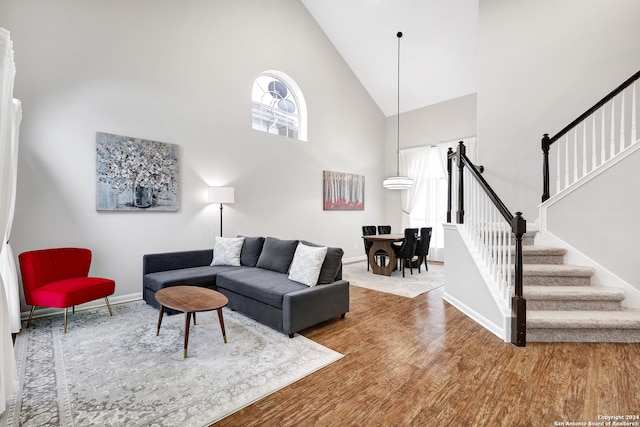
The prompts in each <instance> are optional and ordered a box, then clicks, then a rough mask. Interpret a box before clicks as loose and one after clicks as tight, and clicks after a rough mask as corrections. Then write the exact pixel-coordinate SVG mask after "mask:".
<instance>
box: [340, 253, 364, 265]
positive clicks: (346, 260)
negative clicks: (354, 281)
mask: <svg viewBox="0 0 640 427" xmlns="http://www.w3.org/2000/svg"><path fill="white" fill-rule="evenodd" d="M366 260H367V256H366V255H363V256H359V257H352V258H344V259H343V260H342V263H343V264H345V265H347V264H355V263H356V262H362V261H366Z"/></svg>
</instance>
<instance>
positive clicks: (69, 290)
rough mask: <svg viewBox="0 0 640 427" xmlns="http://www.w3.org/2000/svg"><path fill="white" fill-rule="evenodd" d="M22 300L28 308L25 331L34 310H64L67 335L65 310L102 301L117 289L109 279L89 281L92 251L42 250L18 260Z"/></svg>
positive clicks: (93, 278)
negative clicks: (37, 307) (50, 308)
mask: <svg viewBox="0 0 640 427" xmlns="http://www.w3.org/2000/svg"><path fill="white" fill-rule="evenodd" d="M18 260H19V262H20V273H21V275H22V288H23V290H24V299H25V301H26V303H27V304H29V305H31V306H32V307H31V313H30V314H29V320H28V321H27V328H28V327H29V324H30V323H31V317H32V316H33V312H34V310H35V308H36V306H43V307H55V308H64V332H65V333H67V309H68V308H69V307H73V308H74V311H75V306H76V305H79V304H83V303H86V302H89V301H93V300H96V299H99V298H104V300H105V302H106V303H107V308H108V309H109V315H111V316H113V312H112V311H111V306H110V305H109V299H108V298H107V297H108V296H109V295H112V294H113V292H114V291H115V288H116V282H114V281H113V280H111V279H103V278H99V277H88V275H89V267H90V266H91V251H90V250H89V249H83V248H55V249H41V250H36V251H29V252H24V253H21V254H20V255H19V256H18Z"/></svg>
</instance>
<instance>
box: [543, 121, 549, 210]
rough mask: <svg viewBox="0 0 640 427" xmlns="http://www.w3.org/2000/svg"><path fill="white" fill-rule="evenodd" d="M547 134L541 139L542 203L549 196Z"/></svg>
mask: <svg viewBox="0 0 640 427" xmlns="http://www.w3.org/2000/svg"><path fill="white" fill-rule="evenodd" d="M550 146H551V144H550V142H549V134H548V133H545V134H544V136H543V137H542V201H543V202H544V201H545V200H547V199H548V198H549V197H550V195H549V147H550Z"/></svg>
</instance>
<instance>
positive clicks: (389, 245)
mask: <svg viewBox="0 0 640 427" xmlns="http://www.w3.org/2000/svg"><path fill="white" fill-rule="evenodd" d="M362 238H363V239H364V240H365V241H369V242H372V245H371V248H369V265H370V266H371V270H372V271H373V274H381V275H383V276H391V272H392V271H393V270H394V268H395V266H396V253H395V251H394V250H393V244H394V243H401V242H403V241H404V234H402V233H396V234H372V235H369V236H362ZM380 252H384V253H385V254H386V257H380ZM377 258H381V259H385V261H386V262H384V263H383V265H379V264H378V263H377V262H376V259H377Z"/></svg>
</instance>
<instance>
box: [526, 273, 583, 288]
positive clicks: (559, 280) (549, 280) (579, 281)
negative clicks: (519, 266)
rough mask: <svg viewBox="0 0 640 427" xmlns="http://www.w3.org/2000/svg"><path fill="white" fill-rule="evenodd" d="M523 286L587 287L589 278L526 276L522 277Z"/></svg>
mask: <svg viewBox="0 0 640 427" xmlns="http://www.w3.org/2000/svg"><path fill="white" fill-rule="evenodd" d="M522 283H523V285H524V286H589V285H591V276H527V275H523V277H522Z"/></svg>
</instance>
